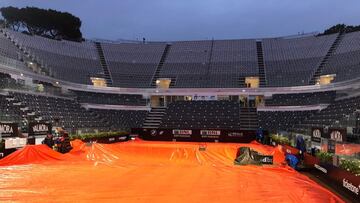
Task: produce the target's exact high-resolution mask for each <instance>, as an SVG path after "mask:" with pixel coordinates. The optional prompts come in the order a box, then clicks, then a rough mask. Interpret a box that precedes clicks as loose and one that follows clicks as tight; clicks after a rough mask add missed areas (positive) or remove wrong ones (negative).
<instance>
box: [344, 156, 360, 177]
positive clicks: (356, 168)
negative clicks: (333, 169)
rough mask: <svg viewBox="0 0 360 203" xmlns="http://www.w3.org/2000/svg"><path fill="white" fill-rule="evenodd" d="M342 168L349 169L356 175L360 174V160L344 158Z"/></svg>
mask: <svg viewBox="0 0 360 203" xmlns="http://www.w3.org/2000/svg"><path fill="white" fill-rule="evenodd" d="M340 168H342V169H344V170H347V171H349V172H351V173H353V174H355V175H356V176H360V160H358V159H344V158H342V159H341V160H340Z"/></svg>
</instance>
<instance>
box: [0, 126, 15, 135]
mask: <svg viewBox="0 0 360 203" xmlns="http://www.w3.org/2000/svg"><path fill="white" fill-rule="evenodd" d="M0 133H1V134H11V133H14V129H13V128H12V127H11V126H10V125H6V124H0Z"/></svg>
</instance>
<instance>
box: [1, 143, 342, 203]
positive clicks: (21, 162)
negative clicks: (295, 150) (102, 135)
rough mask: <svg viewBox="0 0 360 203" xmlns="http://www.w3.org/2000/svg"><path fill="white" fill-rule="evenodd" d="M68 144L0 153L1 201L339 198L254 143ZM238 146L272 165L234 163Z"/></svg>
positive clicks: (280, 156) (273, 150)
mask: <svg viewBox="0 0 360 203" xmlns="http://www.w3.org/2000/svg"><path fill="white" fill-rule="evenodd" d="M72 144H73V147H74V149H73V151H72V152H71V153H69V154H65V155H62V154H59V153H57V152H54V151H52V150H51V149H49V148H47V147H46V146H44V145H38V146H27V147H25V148H24V149H22V150H19V151H17V152H15V153H13V154H11V155H10V156H8V157H6V158H5V159H3V160H0V202H4V201H10V202H17V201H18V202H152V203H155V202H269V203H270V202H306V203H310V202H343V201H342V200H341V199H339V198H338V197H337V196H336V195H334V194H333V193H331V192H330V191H328V190H327V189H325V188H323V187H321V186H320V185H318V184H317V183H315V182H313V181H312V180H310V179H309V178H307V177H306V176H304V175H301V174H299V173H298V172H296V171H294V170H292V169H290V168H288V167H287V166H285V165H284V164H283V161H284V154H283V153H282V151H281V150H280V149H279V148H273V147H268V146H263V145H260V144H257V143H252V144H219V143H211V144H206V150H205V151H200V150H199V146H200V145H201V144H199V143H169V142H146V141H130V142H124V143H118V144H109V145H105V144H92V145H86V144H84V143H82V142H81V141H74V142H73V143H72ZM240 146H249V147H251V148H252V149H255V150H257V151H258V152H261V153H263V154H267V155H274V159H275V165H274V166H236V165H234V164H233V161H234V158H235V156H236V152H237V149H238V147H240Z"/></svg>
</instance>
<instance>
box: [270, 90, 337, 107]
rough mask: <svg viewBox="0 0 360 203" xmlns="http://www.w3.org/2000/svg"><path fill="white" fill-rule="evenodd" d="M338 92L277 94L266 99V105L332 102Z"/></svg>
mask: <svg viewBox="0 0 360 203" xmlns="http://www.w3.org/2000/svg"><path fill="white" fill-rule="evenodd" d="M335 97H336V92H334V91H330V92H316V93H303V94H275V95H273V96H272V97H271V98H269V99H266V100H265V104H266V106H304V105H315V104H330V103H332V102H333V101H334V99H335Z"/></svg>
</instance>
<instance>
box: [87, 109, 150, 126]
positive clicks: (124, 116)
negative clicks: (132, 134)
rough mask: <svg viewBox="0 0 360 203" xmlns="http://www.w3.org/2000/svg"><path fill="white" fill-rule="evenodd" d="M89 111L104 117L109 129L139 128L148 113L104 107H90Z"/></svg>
mask: <svg viewBox="0 0 360 203" xmlns="http://www.w3.org/2000/svg"><path fill="white" fill-rule="evenodd" d="M91 111H92V112H94V113H95V114H97V115H99V116H100V117H101V118H104V119H105V120H106V121H107V122H108V123H109V125H110V130H124V129H130V128H141V127H142V124H143V122H144V120H145V118H146V115H147V113H148V112H147V111H128V110H126V111H124V110H105V109H91Z"/></svg>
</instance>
